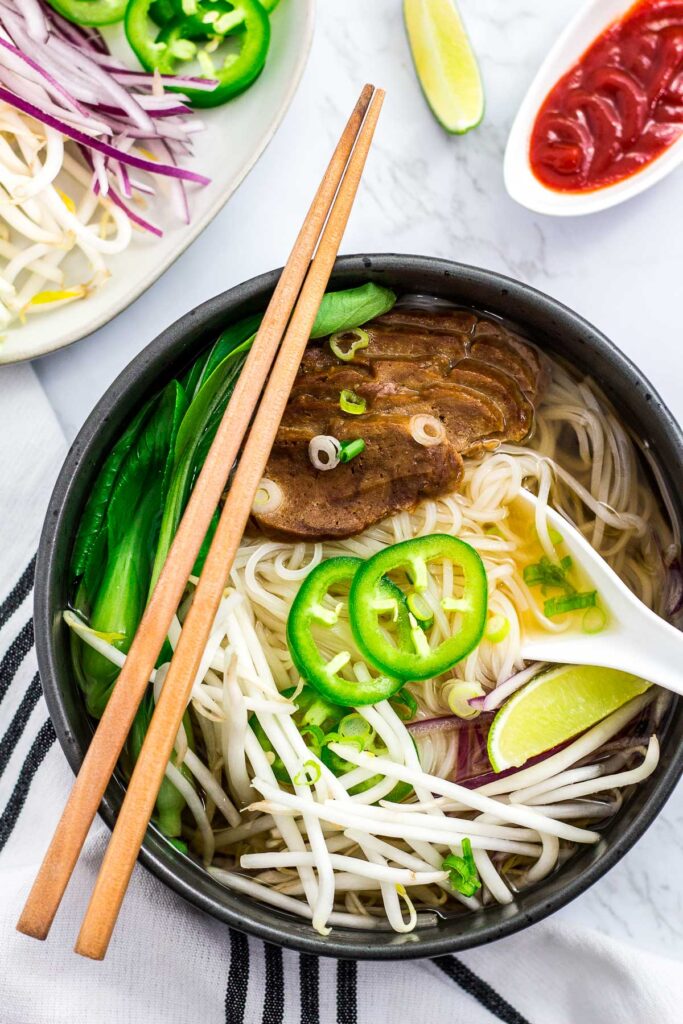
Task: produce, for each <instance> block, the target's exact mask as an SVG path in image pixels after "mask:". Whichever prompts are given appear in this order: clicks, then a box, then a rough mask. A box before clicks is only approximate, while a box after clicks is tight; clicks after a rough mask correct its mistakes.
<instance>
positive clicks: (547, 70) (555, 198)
mask: <svg viewBox="0 0 683 1024" xmlns="http://www.w3.org/2000/svg"><path fill="white" fill-rule="evenodd" d="M632 4H633V0H588V3H586V5H585V6H584V7H582V8H581V10H580V11H579V13H578V14H577V15H576V17H575V18H574V19H573V20H572V21H571V22H570V23H569V25H568V26H567V28H566V29H565V30H564V32H563V33H562V35H561V36H560V38H559V39H558V40H557V42H556V43H555V45H554V46H553V48H552V49H551V50H550V53H549V54H548V56H547V57H546V59H545V60H544V62H543V64H542V65H541V67H540V69H539V71H538V73H537V75H536V77H535V78H534V80H533V82H532V83H531V86H530V87H529V91H528V92H527V94H526V96H525V97H524V100H523V101H522V105H521V107H520V108H519V112H518V114H517V117H516V118H515V121H514V124H513V125H512V130H511V131H510V137H509V138H508V144H507V148H506V150H505V164H504V172H503V173H504V176H505V187H506V188H507V190H508V192H509V193H510V195H511V196H512V198H513V199H515V200H516V201H517V202H518V203H521V204H522V206H526V207H528V208H529V209H530V210H535V211H536V212H537V213H547V214H552V215H554V216H557V217H573V216H578V215H580V214H584V213H597V211H598V210H606V209H607V208H608V207H610V206H615V205H616V204H617V203H623V202H624V201H625V200H626V199H631V198H632V197H633V196H636V195H638V193H640V192H643V191H644V190H645V189H646V188H649V187H650V185H654V184H655V183H656V182H658V181H661V180H662V178H664V177H665V176H666V175H667V174H670V173H671V171H673V170H675V169H676V168H677V167H678V166H680V164H681V163H683V136H681V138H680V139H678V141H677V142H675V143H674V144H673V145H672V146H669V148H668V149H666V150H664V152H663V153H662V155H661V156H659V157H657V159H656V160H654V161H653V162H652V163H651V164H648V165H647V166H646V167H644V168H643V170H642V171H639V172H638V173H637V174H634V175H631V177H629V178H626V179H625V180H624V181H619V182H617V183H616V184H615V185H608V186H607V187H605V188H600V189H597V190H596V191H594V192H577V193H572V192H556V191H554V190H553V189H551V188H546V186H545V185H543V184H541V182H540V181H539V180H538V178H536V177H535V176H534V174H533V172H532V170H531V165H530V163H529V141H530V139H531V130H532V128H533V126H534V122H535V120H536V115H537V113H538V111H539V108H540V106H541V104H542V103H543V100H544V99H545V98H546V96H547V95H548V93H549V92H550V90H551V89H552V87H553V86H554V85H555V83H556V82H557V80H558V79H559V78H561V77H562V75H564V74H565V72H567V71H569V69H570V68H571V67H572V66H573V65H574V64H575V63H576V62H577V60H578V59H579V58H580V57H581V56H582V55H583V53H585V51H586V50H587V49H588V47H589V46H590V44H591V43H592V42H593V40H594V39H595V38H596V37H597V36H599V35H601V34H602V32H604V30H605V29H606V28H607V26H608V25H609V24H610V23H611V22H612V21H614V20H615V19H616V18H620V17H622V16H623V15H624V14H625V13H626V11H628V10H629V8H630V7H631V6H632Z"/></svg>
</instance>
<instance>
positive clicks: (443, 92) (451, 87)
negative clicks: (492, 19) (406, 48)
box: [403, 0, 484, 135]
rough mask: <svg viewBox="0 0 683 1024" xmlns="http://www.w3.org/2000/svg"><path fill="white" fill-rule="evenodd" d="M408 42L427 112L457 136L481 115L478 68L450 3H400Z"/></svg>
mask: <svg viewBox="0 0 683 1024" xmlns="http://www.w3.org/2000/svg"><path fill="white" fill-rule="evenodd" d="M403 14H404V17H405V23H406V31H407V33H408V42H409V43H410V49H411V51H412V54H413V61H414V62H415V70H416V71H417V77H418V78H419V80H420V85H421V86H422V91H423V92H424V94H425V97H426V99H427V102H428V103H429V106H430V107H431V108H432V112H433V114H434V116H435V118H436V119H437V121H438V122H439V124H441V125H442V126H443V127H444V128H445V129H446V131H447V132H451V133H452V134H454V135H462V134H463V133H464V132H468V131H470V129H471V128H476V127H477V125H478V124H479V122H480V121H481V119H482V117H483V116H484V89H483V86H482V83H481V75H480V74H479V66H478V64H477V59H476V57H475V56H474V52H473V50H472V47H471V45H470V41H469V39H468V37H467V32H466V30H465V26H464V24H463V21H462V18H461V17H460V13H459V12H458V8H457V7H456V5H455V0H403Z"/></svg>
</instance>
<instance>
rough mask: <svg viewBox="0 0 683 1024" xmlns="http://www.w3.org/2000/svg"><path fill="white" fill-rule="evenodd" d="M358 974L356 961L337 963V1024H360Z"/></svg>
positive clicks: (339, 961) (340, 961)
mask: <svg viewBox="0 0 683 1024" xmlns="http://www.w3.org/2000/svg"><path fill="white" fill-rule="evenodd" d="M357 974H358V965H357V963H356V961H355V960H338V961H337V1024H358V994H357Z"/></svg>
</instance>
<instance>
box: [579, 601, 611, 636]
mask: <svg viewBox="0 0 683 1024" xmlns="http://www.w3.org/2000/svg"><path fill="white" fill-rule="evenodd" d="M606 622H607V616H606V615H605V613H604V612H603V610H602V608H598V607H597V605H595V606H594V607H592V608H589V609H588V610H587V611H586V612H584V615H583V621H582V623H581V628H582V629H583V631H584V633H599V632H600V631H601V630H603V629H604V628H605V623H606Z"/></svg>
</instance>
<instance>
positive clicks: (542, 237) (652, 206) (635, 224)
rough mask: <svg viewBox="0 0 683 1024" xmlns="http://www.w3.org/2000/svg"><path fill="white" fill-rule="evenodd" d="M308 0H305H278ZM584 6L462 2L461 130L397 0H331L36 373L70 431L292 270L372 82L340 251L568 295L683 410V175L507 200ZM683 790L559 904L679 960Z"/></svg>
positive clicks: (578, 919) (571, 0)
mask: <svg viewBox="0 0 683 1024" xmlns="http://www.w3.org/2000/svg"><path fill="white" fill-rule="evenodd" d="M283 2H289V3H292V2H297V0H283ZM579 2H580V0H552V3H550V2H547V0H546V2H542V0H535V2H534V0H504V2H503V0H461V7H462V11H463V14H464V16H465V17H466V19H467V23H468V26H469V28H470V32H471V35H472V38H473V41H474V44H475V46H476V49H477V52H478V54H479V55H480V57H481V63H482V70H483V75H484V79H485V85H486V95H487V112H486V118H485V120H484V122H483V124H482V125H481V127H480V128H479V129H478V130H477V131H475V132H472V133H471V134H470V135H469V136H465V137H464V138H451V137H449V136H447V135H445V134H444V133H443V132H442V131H441V129H440V128H439V127H438V125H437V124H436V123H435V122H434V121H433V120H432V118H431V116H430V114H429V111H428V110H427V108H426V106H425V103H424V101H423V98H422V95H421V93H420V91H419V88H418V85H417V82H416V80H415V77H414V74H413V70H412V65H411V61H410V55H409V52H408V47H407V44H406V41H405V37H404V32H403V24H402V19H401V3H400V0H320V3H319V12H318V19H319V20H318V27H317V33H316V39H315V42H314V46H313V52H312V55H311V61H310V64H309V67H308V70H307V72H306V75H305V77H304V80H303V84H302V87H301V89H300V92H299V95H298V97H297V98H296V100H295V101H294V104H293V106H292V109H291V111H290V113H289V115H288V116H287V118H286V120H285V123H284V125H283V127H282V129H281V130H280V133H279V135H278V136H277V138H276V139H275V141H274V142H273V143H272V144H271V146H270V148H269V150H268V151H267V153H266V155H265V156H264V157H263V158H262V160H261V162H260V164H259V165H258V166H257V168H256V170H255V171H254V172H253V173H252V175H251V176H250V177H249V179H248V180H247V181H246V183H245V184H244V185H243V186H242V187H241V189H240V191H239V192H238V194H237V195H236V196H235V197H234V198H233V200H232V201H231V202H230V203H229V204H228V206H227V208H226V209H225V210H224V211H223V212H222V213H221V215H220V216H219V217H218V218H217V219H216V220H215V222H214V223H213V224H212V225H211V226H210V227H209V228H208V229H207V230H206V231H205V232H204V234H203V235H202V237H201V238H200V239H199V240H198V241H197V242H195V243H194V245H193V246H192V247H191V248H190V249H189V250H188V251H187V252H186V253H185V254H184V256H183V257H182V258H181V259H180V260H179V261H178V262H177V263H176V264H175V266H173V267H172V268H171V269H170V270H169V271H168V272H167V273H166V275H165V276H164V277H163V278H162V279H161V280H160V281H159V282H158V283H157V284H156V285H154V287H153V288H151V289H150V291H149V292H148V293H147V294H146V295H144V296H143V297H142V298H141V299H139V300H138V301H137V302H136V303H135V304H134V305H133V306H132V307H131V308H130V309H128V310H127V311H126V312H124V313H122V314H121V315H120V316H119V317H118V318H117V319H116V320H114V321H113V322H112V323H110V324H109V325H108V326H107V327H105V328H103V329H102V330H100V331H98V332H97V333H96V334H94V335H92V336H91V337H90V338H88V339H87V340H85V341H83V342H80V343H79V344H77V345H75V346H73V347H72V348H70V349H67V350H65V351H62V352H60V353H57V354H55V355H53V356H49V357H46V358H45V359H43V360H42V361H41V362H40V363H38V364H37V365H36V369H37V372H38V374H39V376H40V378H41V380H42V382H43V384H44V386H45V388H46V389H47V391H48V394H49V396H50V398H51V399H52V401H53V403H54V406H55V408H56V410H57V413H58V415H59V418H60V420H61V422H62V424H63V426H64V429H65V431H66V434H67V436H68V438H69V439H72V438H73V436H74V435H75V433H76V432H77V430H78V428H79V427H80V425H81V423H82V422H83V420H84V419H85V417H86V415H87V413H88V412H89V411H90V409H91V407H92V405H93V404H94V402H95V401H96V400H97V399H98V398H99V397H100V395H101V394H102V393H103V391H104V390H105V389H106V387H107V386H108V384H109V383H110V382H111V380H112V379H113V377H114V376H115V375H116V374H117V373H118V372H119V370H121V369H122V368H123V366H125V364H126V363H127V362H128V361H129V360H130V359H131V358H133V356H134V355H135V354H136V352H138V351H139V350H140V349H141V348H142V347H143V346H144V345H145V344H147V342H148V341H150V340H151V339H152V338H153V337H154V336H155V335H156V334H157V333H158V332H159V331H160V330H161V329H162V328H163V327H165V326H166V325H167V324H169V323H171V322H172V321H173V320H175V319H176V318H177V317H178V316H180V315H181V314H182V313H184V312H185V311H186V310H187V309H188V308H190V306H192V305H196V304H197V303H199V302H201V301H203V300H204V299H206V298H208V297H209V296H211V295H213V294H215V293H216V292H219V291H221V290H223V289H224V288H227V287H229V286H231V285H234V284H237V283H238V282H240V281H242V280H244V279H246V278H248V277H251V276H253V275H254V274H258V273H260V272H262V271H265V270H269V269H271V268H272V267H274V266H278V265H280V264H281V263H282V262H283V261H284V259H285V258H286V255H287V252H288V249H289V246H290V244H291V242H292V239H293V237H294V235H295V231H296V228H297V226H298V224H299V222H300V219H301V217H302V214H303V212H304V210H305V207H306V206H307V203H308V199H309V197H310V196H311V194H312V192H313V190H314V187H315V185H316V184H317V181H318V179H319V175H320V172H321V169H322V167H323V165H324V162H325V161H326V159H327V157H328V154H329V152H330V150H331V147H332V143H333V140H335V138H336V136H337V134H338V132H339V128H340V124H341V123H342V121H343V119H344V117H345V116H346V114H347V112H348V110H349V109H350V107H351V105H352V103H353V100H354V99H355V97H356V95H357V93H358V90H359V87H360V85H361V84H362V83H363V82H364V81H366V80H368V79H370V80H372V81H374V82H375V83H377V84H380V85H382V86H384V87H385V88H386V89H387V93H388V95H387V101H386V105H385V110H384V113H383V115H382V120H381V125H380V128H379V131H378V136H377V142H376V145H375V146H374V148H373V153H372V155H371V159H370V162H369V165H368V170H367V173H366V176H365V181H364V184H363V187H362V190H361V196H360V200H359V202H358V204H357V207H356V209H355V211H354V214H353V217H352V221H351V224H350V225H349V230H348V233H347V236H346V239H345V243H344V246H343V251H344V252H361V251H366V252H367V251H369V252H373V251H375V252H381V251H395V252H413V253H424V254H431V255H438V256H445V257H450V258H453V259H456V260H462V261H464V262H468V263H473V264H477V265H480V266H484V267H490V268H492V269H495V270H500V271H503V272H505V273H507V274H510V275H512V276H514V277H517V278H520V279H521V280H523V281H527V282H529V283H530V284H533V285H535V286H536V287H538V288H540V289H542V290H544V291H547V292H549V293H550V294H551V295H554V296H555V297H557V298H558V299H560V300H562V301H563V302H566V303H567V304H568V305H570V306H573V307H574V308H575V309H577V310H578V311H579V312H580V313H582V314H583V315H584V316H586V317H587V318H588V319H589V320H591V321H593V322H594V323H595V324H596V325H598V326H599V327H600V328H602V329H603V330H604V331H605V332H606V333H607V334H608V335H609V336H610V337H611V338H612V339H613V340H614V341H615V342H616V343H617V344H618V345H620V346H621V348H622V349H623V350H624V351H625V352H627V353H628V354H629V355H630V356H631V357H632V358H633V359H635V361H636V362H637V363H638V364H639V365H640V366H641V367H642V369H643V370H644V371H645V373H646V374H647V375H648V376H649V377H650V379H651V380H652V382H653V383H654V385H655V387H657V388H658V389H659V391H660V392H661V393H662V395H663V396H664V398H665V400H666V401H667V402H668V403H669V405H670V407H671V408H672V410H673V411H674V412H675V413H676V414H677V415H678V417H679V419H680V418H683V394H682V392H681V387H680V384H681V370H682V368H683V354H682V348H683V337H682V336H681V327H680V318H676V317H675V316H674V312H675V311H676V310H677V309H678V307H679V305H680V291H681V267H682V266H683V230H681V229H682V227H683V204H681V201H680V189H681V185H682V184H683V177H682V175H683V172H679V174H678V175H672V176H671V177H669V178H668V179H667V180H665V181H664V182H662V183H661V184H660V185H659V186H657V188H655V189H653V190H651V191H649V192H648V193H646V194H644V195H643V196H641V197H639V198H637V199H635V200H633V201H632V202H631V203H629V204H626V205H623V206H620V207H617V208H616V209H614V210H610V211H608V212H606V213H603V214H599V215H596V216H595V217H593V218H590V219H578V220H566V221H559V220H556V221H553V220H550V219H548V218H544V217H541V216H536V215H533V214H530V213H528V212H527V211H526V210H524V209H522V208H520V207H518V206H516V205H515V204H514V203H512V202H511V200H509V199H508V197H507V196H506V194H505V191H504V189H503V182H502V154H503V149H504V145H505V139H506V136H507V132H508V129H509V126H510V124H511V121H512V118H513V115H514V112H515V110H516V107H517V105H518V103H519V102H520V100H521V98H522V95H523V93H524V90H525V88H526V86H527V84H528V83H529V81H530V80H531V77H532V75H533V73H534V70H535V68H536V67H537V65H538V64H539V62H540V60H541V59H542V57H543V55H544V53H545V52H546V50H547V48H548V46H549V45H550V44H551V43H552V41H553V40H554V39H555V37H556V35H557V33H558V31H559V30H560V29H561V28H562V26H563V25H564V24H565V23H566V21H567V20H568V19H569V18H570V17H571V15H572V14H573V13H574V11H575V10H576V8H577V7H578V5H579ZM682 843H683V791H681V790H679V792H678V794H677V795H676V796H674V797H673V798H672V800H671V801H670V803H669V805H668V806H667V809H666V811H665V812H664V813H663V814H662V815H661V816H660V818H659V819H658V821H657V822H656V823H655V825H654V826H653V827H652V828H651V829H650V831H649V832H648V833H647V835H646V836H645V837H644V839H643V840H641V842H640V843H639V844H638V846H637V847H636V849H635V850H633V851H632V852H631V853H629V854H628V855H627V856H626V857H625V858H624V860H623V861H622V862H621V863H620V864H619V865H618V866H617V867H616V868H615V869H614V870H613V871H612V872H611V873H610V874H609V875H608V876H607V877H606V878H605V879H603V880H602V881H601V882H599V883H598V884H597V885H596V886H595V887H594V888H593V889H592V890H590V891H589V892H588V893H586V894H585V895H584V896H583V897H581V898H580V899H578V900H576V901H575V902H574V903H573V904H572V905H571V906H570V907H568V908H566V909H565V910H563V911H561V918H562V919H564V920H565V921H566V922H567V923H568V924H569V923H572V922H573V923H580V924H582V925H586V926H592V927H596V928H598V929H600V930H601V931H603V932H608V933H610V934H613V935H615V936H617V937H621V938H624V939H626V940H628V941H631V942H633V943H635V944H637V945H639V946H642V947H644V948H648V949H651V950H654V951H659V952H661V953H663V954H667V955H670V956H671V955H675V956H680V955H681V954H683V885H682V884H681V870H680V847H681V845H682Z"/></svg>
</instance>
